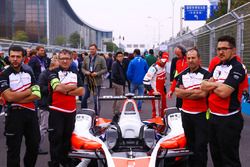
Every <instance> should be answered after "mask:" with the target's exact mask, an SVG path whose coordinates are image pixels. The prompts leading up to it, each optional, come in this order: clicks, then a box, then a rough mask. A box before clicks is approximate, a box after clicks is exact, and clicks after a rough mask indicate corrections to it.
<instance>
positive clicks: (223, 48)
mask: <svg viewBox="0 0 250 167" xmlns="http://www.w3.org/2000/svg"><path fill="white" fill-rule="evenodd" d="M229 49H232V48H227V47H221V48H217V51H218V52H219V51H223V52H225V51H227V50H229Z"/></svg>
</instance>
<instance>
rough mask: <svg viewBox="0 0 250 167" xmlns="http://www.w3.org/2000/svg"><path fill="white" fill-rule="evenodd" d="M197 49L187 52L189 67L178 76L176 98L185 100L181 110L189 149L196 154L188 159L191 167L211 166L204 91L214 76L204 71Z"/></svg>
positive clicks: (205, 93) (205, 94) (206, 93)
mask: <svg viewBox="0 0 250 167" xmlns="http://www.w3.org/2000/svg"><path fill="white" fill-rule="evenodd" d="M200 61H201V59H200V54H199V52H198V50H197V49H196V48H192V49H190V50H188V51H187V63H188V68H187V69H186V70H184V71H183V72H182V73H181V74H179V75H178V77H177V85H176V88H175V93H176V96H177V97H179V98H181V99H182V107H181V108H180V111H181V116H182V126H183V129H184V133H185V136H186V139H187V147H188V149H190V150H191V151H192V152H193V153H194V155H192V156H190V157H189V159H188V165H189V166H191V167H206V166H207V144H208V121H207V119H206V111H207V109H208V106H207V95H208V92H206V91H202V90H201V89H200V86H201V83H202V81H203V80H204V79H208V78H209V77H210V73H209V72H208V71H207V70H205V69H203V68H201V66H200Z"/></svg>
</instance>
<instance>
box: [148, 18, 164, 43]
mask: <svg viewBox="0 0 250 167" xmlns="http://www.w3.org/2000/svg"><path fill="white" fill-rule="evenodd" d="M147 18H148V19H154V20H155V21H156V22H157V24H158V41H157V42H158V44H159V45H160V42H161V41H160V40H161V22H160V20H158V19H157V18H153V17H151V16H148V17H147Z"/></svg>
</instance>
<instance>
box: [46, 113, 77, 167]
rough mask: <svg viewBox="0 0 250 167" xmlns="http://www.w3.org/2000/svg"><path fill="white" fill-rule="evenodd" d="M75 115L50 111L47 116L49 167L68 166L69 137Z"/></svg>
mask: <svg viewBox="0 0 250 167" xmlns="http://www.w3.org/2000/svg"><path fill="white" fill-rule="evenodd" d="M75 115H76V112H73V113H65V112H60V111H55V110H51V111H50V115H49V142H50V157H51V161H50V162H49V166H51V167H52V166H53V167H54V166H55V167H56V166H59V164H62V165H63V166H67V165H68V164H70V163H71V162H70V159H69V158H68V153H69V151H70V149H71V135H72V132H73V130H74V125H75Z"/></svg>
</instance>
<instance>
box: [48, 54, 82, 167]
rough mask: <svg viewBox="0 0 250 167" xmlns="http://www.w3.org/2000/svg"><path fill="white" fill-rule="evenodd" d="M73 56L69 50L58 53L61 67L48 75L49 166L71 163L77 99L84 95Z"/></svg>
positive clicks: (56, 166)
mask: <svg viewBox="0 0 250 167" xmlns="http://www.w3.org/2000/svg"><path fill="white" fill-rule="evenodd" d="M71 63H72V55H71V53H70V51H68V50H62V51H61V52H60V53H59V68H57V69H55V70H53V71H52V72H51V73H50V74H49V75H48V77H49V83H50V86H51V87H50V90H52V92H51V104H50V106H49V108H50V114H49V141H50V156H51V161H50V162H49V163H48V164H49V166H50V167H59V164H61V165H63V166H67V165H70V164H71V161H70V159H69V158H68V152H69V150H70V149H71V144H70V138H71V134H72V132H73V129H74V122H75V113H76V96H81V95H82V94H83V87H82V80H81V78H80V77H79V75H78V73H77V71H73V70H71V69H70V65H71Z"/></svg>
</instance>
